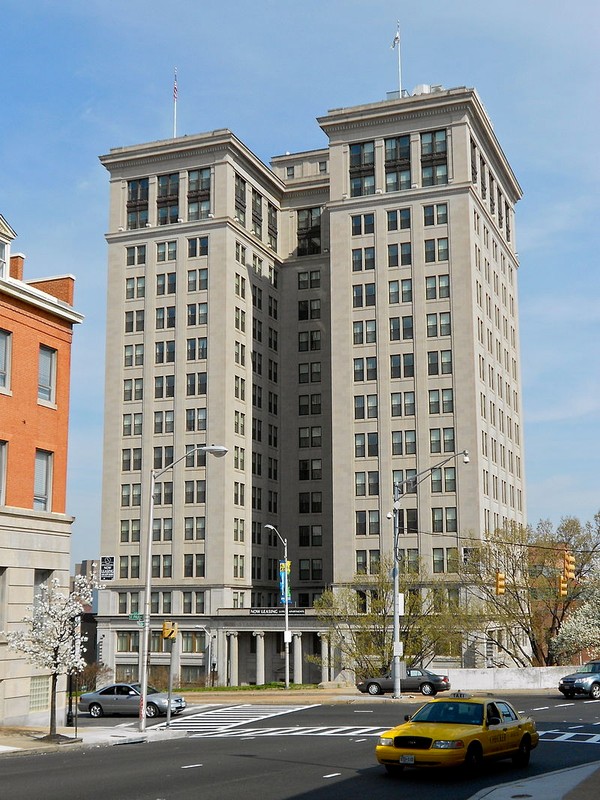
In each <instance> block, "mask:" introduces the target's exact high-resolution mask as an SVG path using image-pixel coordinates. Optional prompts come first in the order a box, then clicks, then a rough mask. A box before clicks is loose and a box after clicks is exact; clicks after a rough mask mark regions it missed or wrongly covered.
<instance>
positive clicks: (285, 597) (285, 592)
mask: <svg viewBox="0 0 600 800" xmlns="http://www.w3.org/2000/svg"><path fill="white" fill-rule="evenodd" d="M265 528H268V529H269V530H270V531H273V533H276V534H277V536H278V537H279V541H280V542H281V543H282V545H283V602H284V611H285V631H284V633H283V647H284V651H285V688H286V689H289V688H290V626H289V621H290V620H289V613H288V605H289V597H288V557H287V539H284V538H283V536H282V535H281V534H280V533H279V531H278V530H277V528H276V527H275V526H274V525H265Z"/></svg>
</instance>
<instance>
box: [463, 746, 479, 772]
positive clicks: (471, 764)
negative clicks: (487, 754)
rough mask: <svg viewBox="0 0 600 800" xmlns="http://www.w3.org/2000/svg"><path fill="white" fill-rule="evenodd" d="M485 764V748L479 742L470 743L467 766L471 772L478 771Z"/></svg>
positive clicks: (466, 758)
mask: <svg viewBox="0 0 600 800" xmlns="http://www.w3.org/2000/svg"><path fill="white" fill-rule="evenodd" d="M482 764H483V750H482V749H481V745H480V744H479V743H478V742H473V743H472V744H470V745H469V748H468V750H467V754H466V756H465V767H466V768H467V769H468V770H469V771H470V772H477V771H478V770H479V769H481V765H482Z"/></svg>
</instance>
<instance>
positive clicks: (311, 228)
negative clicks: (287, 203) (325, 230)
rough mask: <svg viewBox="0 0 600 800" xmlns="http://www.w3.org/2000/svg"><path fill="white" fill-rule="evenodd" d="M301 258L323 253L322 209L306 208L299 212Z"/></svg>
mask: <svg viewBox="0 0 600 800" xmlns="http://www.w3.org/2000/svg"><path fill="white" fill-rule="evenodd" d="M297 219H298V231H297V236H298V250H297V254H298V255H299V256H310V255H315V254H318V253H320V252H321V208H320V207H318V208H304V209H300V210H299V211H298V217H297Z"/></svg>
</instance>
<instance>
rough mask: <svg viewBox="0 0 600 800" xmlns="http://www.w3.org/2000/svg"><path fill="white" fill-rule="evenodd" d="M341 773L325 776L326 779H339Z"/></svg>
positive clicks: (331, 773)
mask: <svg viewBox="0 0 600 800" xmlns="http://www.w3.org/2000/svg"><path fill="white" fill-rule="evenodd" d="M341 774H342V773H341V772H330V773H329V775H323V777H324V778H339V776H340V775H341Z"/></svg>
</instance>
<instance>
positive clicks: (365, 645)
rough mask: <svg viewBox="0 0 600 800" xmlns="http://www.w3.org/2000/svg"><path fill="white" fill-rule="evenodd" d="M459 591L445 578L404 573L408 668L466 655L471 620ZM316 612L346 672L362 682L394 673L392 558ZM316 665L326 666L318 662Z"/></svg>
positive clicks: (324, 598) (326, 598)
mask: <svg viewBox="0 0 600 800" xmlns="http://www.w3.org/2000/svg"><path fill="white" fill-rule="evenodd" d="M456 588H457V587H456V585H455V584H448V582H447V581H446V580H443V579H442V578H440V579H435V578H434V579H427V580H424V579H423V578H422V577H421V575H420V574H419V572H417V571H415V572H409V571H405V572H404V571H401V572H400V574H399V589H400V592H401V593H402V594H403V595H404V614H403V615H402V616H401V617H400V640H401V642H402V643H403V645H404V659H405V660H406V662H407V665H408V666H413V665H417V664H423V665H425V666H426V665H427V664H429V663H430V662H431V660H432V659H433V657H434V656H436V655H455V656H460V643H461V640H462V636H463V633H464V630H465V624H466V618H465V617H464V615H463V614H462V613H461V611H460V609H459V606H458V604H457V603H456V602H455V598H456V597H457V591H456ZM315 609H316V611H317V615H318V617H319V620H320V621H321V623H322V624H323V626H324V627H325V628H326V629H327V631H328V635H329V638H330V641H331V644H332V645H333V648H334V649H335V650H336V651H337V652H338V653H340V654H341V658H342V666H343V667H344V668H350V669H353V670H354V671H355V673H356V676H357V678H359V679H360V678H364V677H367V676H368V675H373V674H379V673H380V672H382V671H385V670H387V669H389V667H390V664H391V662H392V655H393V644H394V643H393V611H394V596H393V573H392V563H391V559H390V560H386V559H383V560H382V561H381V564H380V569H379V571H378V572H377V574H375V575H363V574H357V575H355V576H354V579H353V580H352V581H351V582H350V583H349V584H347V585H345V586H342V587H336V588H335V589H328V590H327V591H325V592H324V593H323V594H322V595H321V597H320V598H319V600H317V601H316V602H315ZM313 660H314V661H315V662H316V663H320V658H318V657H314V658H313Z"/></svg>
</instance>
